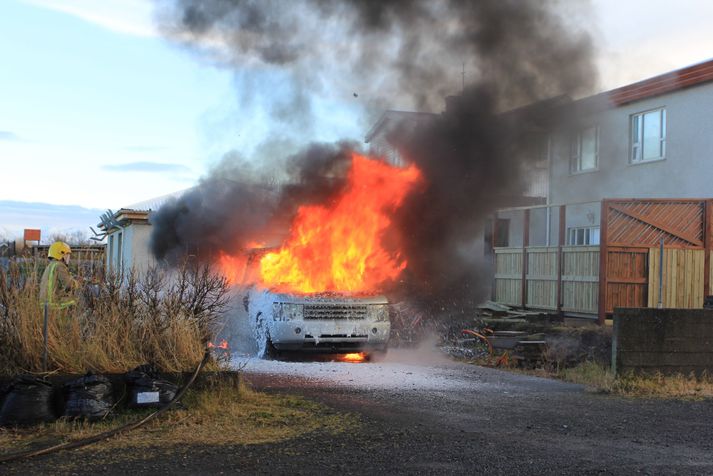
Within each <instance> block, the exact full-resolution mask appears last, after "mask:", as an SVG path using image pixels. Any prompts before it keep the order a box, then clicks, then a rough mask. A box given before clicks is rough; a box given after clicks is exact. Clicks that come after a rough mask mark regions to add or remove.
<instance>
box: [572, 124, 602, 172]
mask: <svg viewBox="0 0 713 476" xmlns="http://www.w3.org/2000/svg"><path fill="white" fill-rule="evenodd" d="M570 150H571V153H570V171H571V172H572V173H577V172H585V171H587V170H596V169H597V166H598V165H599V128H598V127H596V126H593V127H587V128H586V129H583V130H581V131H580V132H579V133H577V134H575V136H574V137H573V138H572V144H571V148H570Z"/></svg>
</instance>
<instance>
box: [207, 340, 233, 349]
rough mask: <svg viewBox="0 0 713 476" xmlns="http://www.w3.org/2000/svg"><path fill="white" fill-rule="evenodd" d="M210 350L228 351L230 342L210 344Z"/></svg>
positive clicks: (223, 341)
mask: <svg viewBox="0 0 713 476" xmlns="http://www.w3.org/2000/svg"><path fill="white" fill-rule="evenodd" d="M208 348H209V349H223V350H228V341H227V340H225V339H223V340H221V341H220V342H219V343H218V345H215V344H213V343H212V342H208Z"/></svg>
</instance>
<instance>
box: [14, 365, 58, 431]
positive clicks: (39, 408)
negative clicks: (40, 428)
mask: <svg viewBox="0 0 713 476" xmlns="http://www.w3.org/2000/svg"><path fill="white" fill-rule="evenodd" d="M54 420H56V416H55V413H54V388H53V387H52V384H51V383H50V382H48V381H47V380H44V379H40V378H37V377H33V376H31V375H21V376H19V377H16V378H15V380H13V381H12V383H11V384H10V389H9V392H8V393H7V395H6V396H5V401H4V402H3V405H2V409H0V426H24V425H34V424H37V423H47V422H51V421H54Z"/></svg>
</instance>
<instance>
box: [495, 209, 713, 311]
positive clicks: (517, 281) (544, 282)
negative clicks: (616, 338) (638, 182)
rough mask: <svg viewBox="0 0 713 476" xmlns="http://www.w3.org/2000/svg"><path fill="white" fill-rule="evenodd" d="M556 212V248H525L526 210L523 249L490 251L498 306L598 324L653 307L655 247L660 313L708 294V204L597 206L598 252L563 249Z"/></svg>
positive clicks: (711, 212) (711, 245)
mask: <svg viewBox="0 0 713 476" xmlns="http://www.w3.org/2000/svg"><path fill="white" fill-rule="evenodd" d="M559 211H560V215H559V238H558V241H557V242H558V243H560V246H554V247H553V246H549V247H544V246H540V247H534V246H529V245H530V241H529V231H528V230H529V228H530V213H529V212H530V210H529V209H525V212H524V213H523V227H522V228H523V230H524V232H523V246H521V247H517V248H495V250H494V251H495V256H496V260H495V261H496V262H495V270H496V271H495V273H496V274H495V286H494V294H495V296H494V298H495V299H496V300H497V301H498V302H502V303H505V304H509V305H514V306H521V307H526V308H533V309H543V310H557V311H563V312H568V313H578V314H587V315H598V318H599V322H600V323H603V322H604V319H605V317H606V316H607V314H611V313H612V312H613V311H614V309H615V308H617V307H655V306H657V305H658V301H659V285H660V283H659V262H660V261H659V260H660V256H659V253H660V252H659V247H660V245H661V243H662V242H663V246H664V256H663V283H662V288H663V298H662V305H663V307H676V308H700V307H701V306H702V305H703V300H704V298H705V296H706V295H711V294H713V291H712V287H713V286H712V283H713V200H711V199H702V200H698V199H615V200H614V199H607V200H603V201H602V203H601V223H600V240H601V245H599V246H562V245H561V244H562V243H564V241H565V232H566V230H567V228H566V226H567V224H566V223H565V221H566V217H567V214H566V206H564V205H563V206H559ZM547 241H549V239H548V240H547Z"/></svg>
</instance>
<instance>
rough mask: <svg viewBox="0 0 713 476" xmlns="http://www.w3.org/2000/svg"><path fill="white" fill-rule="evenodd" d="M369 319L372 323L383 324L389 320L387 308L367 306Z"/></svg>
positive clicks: (373, 305)
mask: <svg viewBox="0 0 713 476" xmlns="http://www.w3.org/2000/svg"><path fill="white" fill-rule="evenodd" d="M369 318H370V319H371V320H372V321H377V322H385V321H388V320H389V308H388V306H386V305H385V304H372V305H371V306H369Z"/></svg>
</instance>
